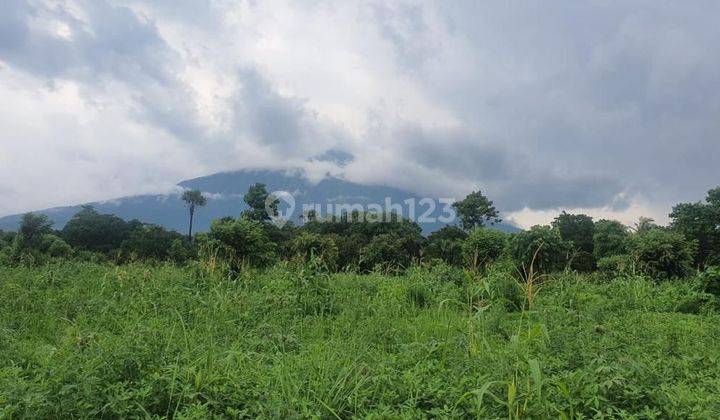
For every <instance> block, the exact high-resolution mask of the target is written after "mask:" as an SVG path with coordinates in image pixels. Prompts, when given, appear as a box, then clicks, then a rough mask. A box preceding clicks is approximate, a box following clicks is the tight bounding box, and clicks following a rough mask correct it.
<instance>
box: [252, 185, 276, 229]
mask: <svg viewBox="0 0 720 420" xmlns="http://www.w3.org/2000/svg"><path fill="white" fill-rule="evenodd" d="M243 200H245V203H247V205H248V206H249V207H250V208H249V209H248V210H246V211H245V212H244V214H243V215H244V216H245V217H246V218H248V219H250V220H257V221H258V222H266V221H268V220H270V217H271V216H276V215H277V212H278V203H279V202H280V200H278V199H277V198H275V197H270V194H269V193H268V192H267V189H266V188H265V184H262V183H259V182H258V183H256V184H255V185H252V186H251V187H250V188H249V189H248V192H247V194H245V197H243Z"/></svg>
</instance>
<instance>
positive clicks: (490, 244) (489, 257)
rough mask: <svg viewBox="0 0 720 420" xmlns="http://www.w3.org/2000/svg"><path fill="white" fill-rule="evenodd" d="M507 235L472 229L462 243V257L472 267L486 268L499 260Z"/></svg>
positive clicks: (489, 230) (482, 229)
mask: <svg viewBox="0 0 720 420" xmlns="http://www.w3.org/2000/svg"><path fill="white" fill-rule="evenodd" d="M506 244H507V235H506V234H505V233H503V232H500V231H499V230H493V229H484V228H477V229H473V230H472V231H471V232H470V234H469V235H468V237H467V239H465V242H463V256H464V258H465V261H467V262H468V263H469V264H470V265H471V266H472V267H479V266H482V267H484V266H487V265H488V264H491V263H493V262H494V261H495V260H497V259H498V258H500V256H501V255H502V254H503V252H504V250H505V246H506Z"/></svg>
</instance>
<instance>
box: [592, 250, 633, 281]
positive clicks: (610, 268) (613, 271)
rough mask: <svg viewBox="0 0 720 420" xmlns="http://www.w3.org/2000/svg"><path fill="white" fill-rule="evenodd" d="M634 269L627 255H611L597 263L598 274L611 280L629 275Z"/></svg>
mask: <svg viewBox="0 0 720 420" xmlns="http://www.w3.org/2000/svg"><path fill="white" fill-rule="evenodd" d="M634 267H635V265H634V263H633V260H632V257H630V256H629V255H613V256H610V257H605V258H600V259H599V260H598V262H597V268H598V272H599V273H600V274H603V275H606V276H608V277H611V278H613V277H618V276H622V275H626V274H630V273H632V271H633V269H634Z"/></svg>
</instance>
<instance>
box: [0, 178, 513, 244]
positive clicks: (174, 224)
mask: <svg viewBox="0 0 720 420" xmlns="http://www.w3.org/2000/svg"><path fill="white" fill-rule="evenodd" d="M256 182H261V183H263V184H265V185H266V186H267V189H268V191H270V192H273V191H287V192H288V193H289V194H285V195H282V196H281V197H289V196H290V195H291V196H292V197H293V199H294V201H295V207H294V211H293V212H292V215H291V216H290V217H289V219H290V220H293V221H294V222H295V223H299V222H300V215H301V214H302V212H303V208H306V209H307V208H309V207H306V206H307V205H313V206H315V208H316V210H318V211H317V212H316V213H317V214H318V215H320V216H325V215H328V214H337V213H339V212H340V211H341V210H346V211H349V210H352V208H351V207H349V205H354V206H355V207H354V208H358V209H360V208H362V209H363V210H373V209H377V207H373V204H374V205H379V206H380V207H381V208H382V209H386V208H395V211H397V210H400V211H401V212H402V215H403V216H404V217H409V216H410V212H411V209H412V207H413V204H414V207H415V219H416V220H418V218H419V217H420V216H423V215H424V216H426V217H425V219H423V220H418V222H419V224H420V225H421V226H422V228H423V232H424V233H425V234H428V233H430V232H433V231H435V230H437V229H440V228H441V227H443V226H445V225H446V224H447V223H443V222H442V221H438V220H434V219H438V218H439V217H440V216H443V215H445V216H447V214H448V213H446V212H444V211H443V210H444V209H443V207H444V206H445V204H443V203H440V202H439V201H438V200H437V199H435V198H432V199H425V200H423V201H421V200H422V199H423V198H422V197H420V196H418V195H417V194H413V193H409V192H407V191H403V190H400V189H397V188H392V187H386V186H378V185H361V184H357V183H354V182H349V181H345V180H343V179H340V178H336V177H331V176H328V177H326V178H325V179H323V180H321V181H320V182H318V183H316V184H314V183H311V182H310V181H308V180H307V179H306V178H305V177H303V176H302V173H300V172H292V171H290V172H285V171H270V170H242V171H236V172H222V173H218V174H214V175H210V176H205V177H201V178H195V179H190V180H187V181H183V182H181V183H180V184H178V185H179V186H180V187H182V188H190V189H198V190H200V191H202V192H203V193H204V194H205V195H206V196H207V197H208V204H207V206H205V207H202V208H200V209H198V210H197V211H196V214H195V224H194V228H195V230H196V231H205V230H208V229H209V228H210V221H211V220H213V219H217V218H220V217H224V216H238V215H239V214H240V213H241V212H242V211H243V210H245V209H247V205H246V204H245V202H244V201H243V195H244V194H245V193H246V192H247V190H248V188H249V187H250V186H251V185H253V184H255V183H256ZM388 200H389V204H391V205H394V207H388V206H386V202H387V201H388ZM87 204H90V205H92V206H93V207H95V209H96V210H97V211H98V212H100V213H111V214H115V215H117V216H119V217H121V218H123V219H125V220H131V219H138V220H140V221H142V222H145V223H154V224H158V225H162V226H164V227H166V228H168V229H174V230H177V231H180V232H185V231H186V230H187V224H188V215H187V209H186V208H185V206H184V203H183V202H182V201H181V200H180V193H171V194H156V195H137V196H131V197H123V198H118V199H114V200H108V201H99V202H94V203H87ZM398 205H399V206H401V207H399V208H398V207H397V206H398ZM317 206H319V208H318V207H317ZM80 208H81V205H77V206H66V207H56V208H52V209H47V210H40V211H37V212H36V213H39V214H45V215H47V216H48V217H49V218H50V219H52V220H53V222H55V224H54V227H55V228H56V229H61V228H62V227H63V226H64V225H65V223H67V221H68V220H70V218H71V217H72V216H73V215H74V214H75V213H77V212H78V211H79V210H80ZM280 209H281V211H282V212H284V211H287V210H288V209H289V205H288V204H287V203H285V202H282V201H281V206H280ZM430 210H433V211H430ZM281 214H282V213H281ZM452 215H453V216H454V213H453V214H452ZM21 217H22V215H12V216H7V217H3V218H0V229H1V230H16V229H17V226H18V222H19V221H20V218H21ZM427 219H429V220H427ZM440 220H442V219H440ZM495 228H497V229H499V230H503V231H508V232H514V231H518V230H519V229H518V228H517V227H515V226H513V225H511V224H508V223H499V224H496V225H495Z"/></svg>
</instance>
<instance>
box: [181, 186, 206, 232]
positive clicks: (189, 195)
mask: <svg viewBox="0 0 720 420" xmlns="http://www.w3.org/2000/svg"><path fill="white" fill-rule="evenodd" d="M182 200H183V201H184V202H185V203H186V204H187V206H188V210H190V229H189V230H188V239H189V240H191V241H192V225H193V216H195V206H197V207H202V206H204V205H205V204H207V199H206V198H205V197H204V196H203V195H202V193H201V192H200V191H199V190H187V191H185V192H184V193H183V195H182Z"/></svg>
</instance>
